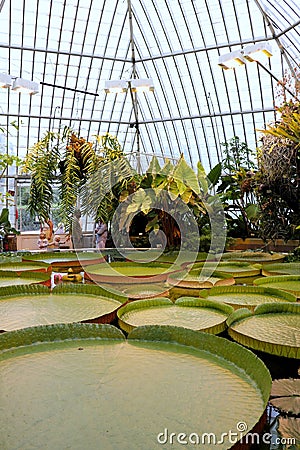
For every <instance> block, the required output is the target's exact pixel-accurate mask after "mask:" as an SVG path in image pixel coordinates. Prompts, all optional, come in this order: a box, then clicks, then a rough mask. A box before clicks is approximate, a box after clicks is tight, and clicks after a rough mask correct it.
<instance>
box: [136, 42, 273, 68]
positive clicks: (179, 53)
mask: <svg viewBox="0 0 300 450" xmlns="http://www.w3.org/2000/svg"><path fill="white" fill-rule="evenodd" d="M273 39H274V38H273V37H261V38H253V39H247V40H243V41H234V42H227V43H224V44H218V45H208V46H207V47H201V48H200V47H198V48H191V49H189V50H178V51H176V52H170V53H162V54H160V55H154V56H146V57H143V58H139V59H136V63H141V62H144V61H152V60H155V59H162V58H172V57H174V56H182V55H189V54H191V53H201V52H206V53H207V52H209V51H210V50H219V49H221V48H227V47H234V46H243V45H247V44H253V43H255V44H256V43H258V42H266V41H271V40H273Z"/></svg>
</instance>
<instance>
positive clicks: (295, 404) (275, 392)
mask: <svg viewBox="0 0 300 450" xmlns="http://www.w3.org/2000/svg"><path fill="white" fill-rule="evenodd" d="M270 403H271V405H273V406H274V407H275V408H276V409H278V410H279V411H282V412H284V413H285V414H291V415H295V416H297V415H299V416H300V379H299V378H295V379H292V378H288V379H279V380H274V381H273V383H272V390H271V398H270Z"/></svg>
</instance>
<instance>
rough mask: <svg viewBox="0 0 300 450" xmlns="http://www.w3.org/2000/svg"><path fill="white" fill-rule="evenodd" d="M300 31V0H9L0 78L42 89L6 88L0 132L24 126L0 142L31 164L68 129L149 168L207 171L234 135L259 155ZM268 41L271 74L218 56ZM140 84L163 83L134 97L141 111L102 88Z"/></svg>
mask: <svg viewBox="0 0 300 450" xmlns="http://www.w3.org/2000/svg"><path fill="white" fill-rule="evenodd" d="M299 24H300V4H299V2H298V0H277V1H276V2H274V1H273V0H248V1H245V0H172V1H171V0H117V1H114V0H68V1H67V0H30V1H28V0H27V1H26V0H20V1H19V2H14V1H12V0H2V1H0V27H1V28H0V30H1V31H0V58H1V65H0V72H3V73H7V74H10V75H12V76H13V77H22V78H25V79H28V80H34V81H36V82H38V83H40V93H39V94H37V95H34V96H26V95H25V94H16V93H15V92H13V91H12V90H11V89H0V98H1V103H0V125H1V126H7V127H9V124H10V122H12V121H15V122H16V123H17V124H18V125H19V131H18V132H17V133H12V134H11V135H10V136H8V138H7V139H8V141H7V142H3V141H2V142H0V145H1V146H3V145H5V146H6V148H7V151H9V152H15V153H17V154H19V155H20V156H24V155H25V154H26V151H27V149H28V148H29V147H30V146H32V145H33V144H34V143H35V142H36V141H37V140H39V139H40V138H41V137H42V135H43V134H44V133H45V132H46V131H47V130H52V131H58V130H59V129H62V127H64V126H65V125H67V126H71V127H72V128H73V129H74V130H75V131H76V132H78V133H79V134H80V135H81V136H82V137H85V138H86V139H92V136H93V135H96V134H104V133H106V132H109V133H111V134H114V135H117V137H118V139H119V142H120V143H121V145H122V146H123V148H124V151H125V152H126V153H127V154H129V155H133V157H134V155H136V153H137V152H139V153H140V154H141V155H142V157H143V158H142V161H143V167H146V166H147V164H148V163H149V161H150V159H151V156H152V155H156V156H158V157H161V158H175V159H176V158H178V157H179V156H180V155H181V154H183V155H184V156H185V158H186V160H187V162H188V163H189V164H191V165H192V166H193V167H195V166H196V164H197V162H198V161H199V160H201V161H202V163H203V165H204V167H205V168H206V169H209V168H211V167H213V166H214V165H215V164H216V163H217V162H218V161H219V160H220V159H221V158H222V145H221V144H222V143H224V142H225V141H228V140H229V139H231V138H232V137H233V136H238V137H239V138H240V139H241V140H242V141H243V142H246V143H247V144H248V146H249V147H250V148H252V149H254V148H255V147H256V146H257V142H258V140H259V132H258V131H257V130H258V129H261V128H263V127H264V126H265V125H266V124H267V123H269V122H271V121H273V120H274V119H275V105H276V104H277V102H278V99H277V97H276V95H277V92H278V91H277V88H276V86H277V81H276V80H277V79H282V78H283V76H284V74H285V71H286V70H288V71H289V72H290V73H292V74H293V73H296V74H297V73H298V70H299V46H300V27H299ZM262 41H268V42H270V44H271V45H272V51H273V56H272V58H270V59H267V58H266V61H265V63H264V64H265V67H266V70H264V68H263V67H262V66H261V65H257V64H256V63H249V64H246V65H244V66H241V67H239V68H238V69H235V70H227V71H223V70H222V69H221V68H220V67H219V66H218V57H219V56H220V55H221V54H224V53H228V52H230V51H234V50H237V49H241V48H242V47H244V46H246V45H249V44H253V43H257V42H262ZM132 77H137V78H152V79H153V82H154V86H155V91H154V92H153V93H152V92H149V93H138V94H136V97H135V101H136V107H137V111H135V110H134V104H133V102H132V97H131V95H130V93H129V92H127V93H125V94H118V95H115V94H107V93H105V91H104V83H105V81H106V80H116V79H127V80H128V79H130V78H132ZM136 113H137V114H136ZM137 120H138V127H137V126H136V125H137V124H136V122H137ZM137 133H138V135H137ZM137 138H139V141H138V139H137Z"/></svg>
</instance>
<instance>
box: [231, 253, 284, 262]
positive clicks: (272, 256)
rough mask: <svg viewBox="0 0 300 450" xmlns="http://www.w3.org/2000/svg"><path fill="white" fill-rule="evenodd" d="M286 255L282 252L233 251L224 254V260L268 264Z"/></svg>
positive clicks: (279, 260)
mask: <svg viewBox="0 0 300 450" xmlns="http://www.w3.org/2000/svg"><path fill="white" fill-rule="evenodd" d="M284 258H285V255H283V254H281V253H267V252H249V251H233V252H227V253H224V254H223V255H222V261H228V260H230V261H244V262H249V263H251V264H257V263H258V264H268V263H271V262H274V261H276V262H281V261H283V260H284Z"/></svg>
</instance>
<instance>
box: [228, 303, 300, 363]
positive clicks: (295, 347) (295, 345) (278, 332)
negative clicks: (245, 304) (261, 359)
mask: <svg viewBox="0 0 300 450" xmlns="http://www.w3.org/2000/svg"><path fill="white" fill-rule="evenodd" d="M227 324H228V327H229V328H228V333H229V335H230V336H231V337H232V338H233V339H234V340H235V341H237V342H239V343H240V344H243V345H245V346H246V347H250V348H252V349H254V350H260V351H263V352H266V353H270V354H272V355H276V356H284V357H288V358H300V304H299V303H269V304H265V305H259V306H257V307H256V308H255V310H254V313H251V312H250V311H249V310H248V309H245V308H241V309H239V310H237V311H235V312H234V313H233V314H232V315H231V316H230V317H229V319H228V320H227Z"/></svg>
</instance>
